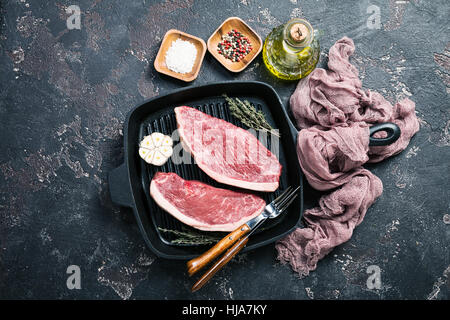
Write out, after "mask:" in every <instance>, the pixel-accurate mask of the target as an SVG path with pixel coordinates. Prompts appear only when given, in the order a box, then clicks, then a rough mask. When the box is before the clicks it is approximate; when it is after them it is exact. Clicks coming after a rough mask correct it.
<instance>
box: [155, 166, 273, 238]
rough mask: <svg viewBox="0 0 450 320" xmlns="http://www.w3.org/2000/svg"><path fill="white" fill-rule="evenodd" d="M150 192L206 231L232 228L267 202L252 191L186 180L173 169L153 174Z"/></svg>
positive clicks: (184, 219) (162, 204)
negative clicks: (241, 190)
mask: <svg viewBox="0 0 450 320" xmlns="http://www.w3.org/2000/svg"><path fill="white" fill-rule="evenodd" d="M150 195H151V196H152V198H153V199H154V200H155V201H156V203H157V204H158V205H159V206H160V207H161V208H163V209H164V210H166V211H167V212H168V213H170V214H171V215H172V216H174V217H175V218H177V219H178V220H180V221H181V222H183V223H185V224H187V225H190V226H192V227H194V228H197V229H200V230H206V231H233V230H234V229H236V228H238V227H239V226H240V225H242V224H243V223H245V222H247V221H248V220H249V219H251V218H253V217H256V216H257V215H258V214H260V213H261V212H262V211H263V209H264V207H265V205H266V203H265V201H264V200H263V199H261V198H260V197H257V196H255V195H253V194H249V193H244V192H236V191H231V190H226V189H219V188H214V187H212V186H210V185H207V184H205V183H203V182H200V181H195V180H184V179H182V178H181V177H180V176H178V175H177V174H175V173H172V172H169V173H164V172H157V173H156V174H155V175H154V176H153V179H152V182H151V183H150Z"/></svg>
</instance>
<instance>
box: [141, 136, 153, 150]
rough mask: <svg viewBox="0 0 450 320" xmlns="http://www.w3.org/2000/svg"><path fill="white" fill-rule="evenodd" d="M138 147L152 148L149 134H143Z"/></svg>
mask: <svg viewBox="0 0 450 320" xmlns="http://www.w3.org/2000/svg"><path fill="white" fill-rule="evenodd" d="M139 147H141V148H146V149H154V148H155V144H154V143H153V139H152V137H151V136H145V137H144V139H143V140H142V141H141V143H140V144H139Z"/></svg>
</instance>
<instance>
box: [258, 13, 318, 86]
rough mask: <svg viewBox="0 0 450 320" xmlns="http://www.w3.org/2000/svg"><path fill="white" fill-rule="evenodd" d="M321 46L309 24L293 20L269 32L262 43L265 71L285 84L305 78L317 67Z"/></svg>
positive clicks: (302, 20)
mask: <svg viewBox="0 0 450 320" xmlns="http://www.w3.org/2000/svg"><path fill="white" fill-rule="evenodd" d="M319 56H320V45H319V41H318V39H317V37H315V33H314V30H313V27H312V26H311V24H310V23H309V22H308V21H306V20H304V19H298V18H296V19H292V20H290V21H288V22H287V23H286V24H284V25H280V26H278V27H276V28H274V29H273V30H272V32H271V33H270V34H269V35H268V36H267V38H266V40H265V41H264V46H263V61H264V64H265V65H266V67H267V69H268V70H269V71H270V72H271V73H272V74H273V75H275V76H276V77H278V78H280V79H284V80H298V79H301V78H303V77H305V76H307V75H308V74H309V73H310V72H311V71H312V70H314V68H315V67H316V65H317V62H318V61H319Z"/></svg>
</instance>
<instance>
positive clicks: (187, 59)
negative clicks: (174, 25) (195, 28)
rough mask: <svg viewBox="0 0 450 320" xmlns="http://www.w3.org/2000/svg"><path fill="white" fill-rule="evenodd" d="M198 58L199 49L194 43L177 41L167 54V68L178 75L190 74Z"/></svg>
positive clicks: (173, 42)
mask: <svg viewBox="0 0 450 320" xmlns="http://www.w3.org/2000/svg"><path fill="white" fill-rule="evenodd" d="M196 57H197V49H196V48H195V46H194V45H193V44H192V43H190V42H189V41H184V40H181V39H177V40H175V41H172V44H171V45H170V48H169V50H167V52H166V66H167V68H169V69H170V70H172V71H174V72H177V73H188V72H191V71H192V67H193V66H194V62H195V58H196Z"/></svg>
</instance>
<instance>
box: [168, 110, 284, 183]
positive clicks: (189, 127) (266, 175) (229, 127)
mask: <svg viewBox="0 0 450 320" xmlns="http://www.w3.org/2000/svg"><path fill="white" fill-rule="evenodd" d="M175 115H176V119H177V124H178V132H179V135H180V140H181V142H182V145H183V148H184V149H185V150H186V151H188V152H190V153H191V155H192V157H193V158H194V159H195V162H196V163H197V165H198V166H199V167H200V169H202V170H203V171H204V172H205V173H206V174H207V175H209V176H210V177H211V178H213V179H214V180H216V181H218V182H220V183H224V184H228V185H231V186H236V187H240V188H244V189H250V190H257V191H266V192H271V191H275V190H276V189H277V188H278V182H279V178H280V174H281V168H282V167H281V164H280V163H279V162H278V159H277V157H276V156H275V155H274V154H272V153H271V152H270V151H269V150H268V149H267V148H266V147H265V146H264V145H263V144H262V143H260V142H259V141H258V139H257V138H256V137H255V136H254V135H252V134H251V133H250V132H248V131H246V130H244V129H242V128H239V127H237V126H235V125H233V124H231V123H229V122H227V121H225V120H221V119H218V118H215V117H212V116H210V115H207V114H205V113H203V112H201V111H199V110H197V109H194V108H191V107H186V106H182V107H177V108H175Z"/></svg>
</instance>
